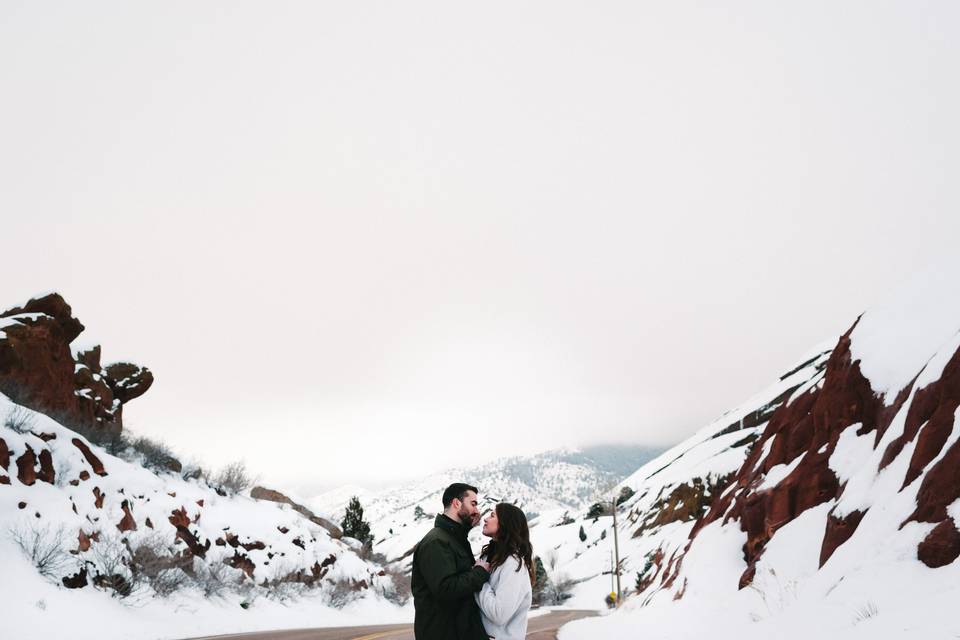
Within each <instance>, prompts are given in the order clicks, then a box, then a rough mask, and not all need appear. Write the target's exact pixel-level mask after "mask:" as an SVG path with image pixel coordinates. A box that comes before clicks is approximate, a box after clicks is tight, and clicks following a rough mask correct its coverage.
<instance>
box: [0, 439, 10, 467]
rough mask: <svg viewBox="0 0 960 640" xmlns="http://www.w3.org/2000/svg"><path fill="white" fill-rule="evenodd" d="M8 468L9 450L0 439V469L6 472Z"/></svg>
mask: <svg viewBox="0 0 960 640" xmlns="http://www.w3.org/2000/svg"><path fill="white" fill-rule="evenodd" d="M8 466H10V449H8V448H7V443H6V441H5V440H4V439H3V438H0V469H3V470H4V471H6V470H7V467H8Z"/></svg>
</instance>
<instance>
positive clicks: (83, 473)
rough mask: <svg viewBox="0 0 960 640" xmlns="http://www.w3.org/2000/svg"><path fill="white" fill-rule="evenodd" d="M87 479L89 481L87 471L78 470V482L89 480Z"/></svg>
mask: <svg viewBox="0 0 960 640" xmlns="http://www.w3.org/2000/svg"><path fill="white" fill-rule="evenodd" d="M89 479H90V472H89V471H87V470H86V469H81V470H80V480H81V481H84V480H89Z"/></svg>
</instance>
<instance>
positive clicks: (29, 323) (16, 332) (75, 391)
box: [0, 293, 153, 433]
mask: <svg viewBox="0 0 960 640" xmlns="http://www.w3.org/2000/svg"><path fill="white" fill-rule="evenodd" d="M83 329H84V327H83V325H82V324H81V323H80V321H79V320H77V319H76V318H74V317H73V311H72V309H71V308H70V305H68V304H67V303H66V302H65V301H64V299H63V298H62V297H61V296H60V295H59V294H56V293H51V294H49V295H46V296H43V297H41V298H34V299H32V300H30V301H29V302H27V304H25V305H23V306H22V307H16V308H14V309H10V310H8V311H5V312H3V313H0V392H3V393H4V394H6V395H7V396H8V397H10V399H12V400H13V401H14V402H16V403H17V404H20V405H23V406H26V407H29V408H31V409H34V410H35V411H39V412H41V413H44V414H46V415H48V416H50V417H52V418H54V419H55V420H57V421H58V422H60V423H61V424H64V425H66V426H68V427H71V428H73V429H77V430H100V431H102V432H104V433H119V432H120V431H121V430H122V429H123V418H122V416H123V405H124V404H125V403H126V402H128V401H130V400H132V399H134V398H137V397H139V396H140V395H143V393H145V392H146V391H147V389H149V388H150V385H151V384H152V383H153V374H152V373H151V372H150V371H149V370H148V369H145V368H142V367H139V366H137V365H135V364H130V363H116V364H111V365H107V366H106V367H103V366H101V364H100V355H101V353H100V352H101V350H100V347H99V346H96V347H93V348H91V349H87V350H85V351H81V352H79V353H77V354H76V357H75V356H74V353H73V352H72V350H71V348H70V343H71V342H73V340H74V339H76V338H77V336H79V335H80V333H81V332H82V331H83Z"/></svg>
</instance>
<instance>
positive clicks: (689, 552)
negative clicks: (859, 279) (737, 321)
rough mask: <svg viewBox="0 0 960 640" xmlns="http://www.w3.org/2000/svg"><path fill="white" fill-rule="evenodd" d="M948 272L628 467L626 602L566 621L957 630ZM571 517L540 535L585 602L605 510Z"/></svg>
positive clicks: (954, 379) (600, 580) (579, 631)
mask: <svg viewBox="0 0 960 640" xmlns="http://www.w3.org/2000/svg"><path fill="white" fill-rule="evenodd" d="M958 281H960V268H946V269H945V268H941V269H939V270H928V271H925V272H924V273H922V274H919V275H918V276H917V277H916V278H915V279H914V280H913V281H912V282H911V283H910V284H908V285H907V286H906V287H904V288H903V289H902V290H900V291H899V292H898V293H897V294H896V295H894V296H892V297H891V299H890V300H889V301H887V302H886V303H885V304H883V305H879V306H877V307H875V308H873V309H870V310H868V311H867V312H866V313H864V314H863V315H862V316H861V317H859V318H857V319H856V320H855V322H854V323H853V324H852V326H851V327H850V329H849V330H848V331H847V332H846V333H844V334H843V335H842V336H840V337H839V339H838V340H835V341H834V342H833V343H832V344H829V345H828V346H827V347H826V348H825V349H819V348H818V349H815V350H814V351H813V352H812V353H811V354H810V355H809V357H807V358H804V359H803V360H802V361H801V362H799V363H798V364H797V366H796V367H794V368H792V369H791V370H790V371H788V372H786V373H785V374H784V375H783V376H782V377H781V378H780V379H779V380H777V381H776V382H775V383H774V384H772V385H771V386H770V387H769V388H768V389H767V390H765V391H764V392H762V393H760V394H758V395H757V396H756V397H754V398H753V399H751V400H749V401H748V402H746V403H744V404H743V405H741V406H740V407H739V408H737V409H735V410H733V411H731V412H729V413H727V414H726V415H724V416H722V417H721V418H720V419H718V420H717V421H715V422H714V423H712V424H710V425H707V426H706V427H704V428H703V429H702V430H700V431H699V432H698V433H697V434H696V435H694V436H692V437H691V438H689V439H688V440H686V441H685V442H683V443H681V444H679V445H677V446H676V447H673V448H672V449H670V450H669V451H666V452H665V453H663V454H662V455H661V456H659V457H658V458H657V459H655V460H652V461H650V462H649V463H647V464H646V465H644V466H643V467H641V468H640V469H639V470H637V471H636V473H634V474H633V475H631V476H630V477H629V478H627V479H625V480H624V484H625V485H630V486H631V487H632V488H633V489H635V490H636V493H635V495H634V496H633V497H632V498H631V499H630V500H628V501H626V502H625V504H624V505H623V506H622V507H621V511H620V517H621V524H620V528H619V532H618V533H619V538H620V546H621V557H622V558H623V560H622V569H623V582H622V588H623V589H624V591H625V592H626V593H625V595H626V596H627V598H626V601H625V604H623V606H622V607H621V609H620V610H619V611H617V612H616V613H614V614H613V615H610V616H606V617H603V618H600V619H594V620H585V621H579V622H576V623H573V624H571V625H569V626H568V627H565V628H564V630H563V631H562V632H561V635H560V637H561V638H562V639H563V640H579V639H587V638H590V639H592V638H599V637H604V638H606V637H610V638H613V637H631V636H633V635H636V634H638V633H641V632H642V633H643V634H644V635H650V636H651V637H657V638H667V639H669V638H678V639H679V638H690V637H698V636H703V635H708V636H710V637H722V638H733V637H736V638H767V637H773V636H776V637H788V638H809V637H827V638H914V637H916V638H920V637H925V638H956V637H960V618H958V617H957V615H956V613H955V611H954V609H953V606H954V604H955V602H956V601H957V598H958V596H960V563H958V562H957V558H958V557H960V529H958V522H960V442H958V441H960V426H958V425H957V423H956V416H957V413H958V407H960V297H957V296H956V283H957V282H958ZM578 520H581V521H580V522H577V523H571V524H568V525H565V526H563V527H553V528H547V529H542V530H541V531H539V532H538V533H535V534H534V535H535V536H537V537H538V540H539V544H540V549H541V550H542V549H543V548H544V546H547V547H551V548H552V549H553V550H554V552H555V553H557V554H559V556H560V560H559V562H558V563H557V566H558V567H562V570H563V571H565V572H566V573H567V574H568V575H569V576H570V577H571V578H573V580H574V582H575V583H576V584H575V585H574V586H573V587H572V589H573V594H574V596H573V599H572V600H571V601H570V602H572V603H576V604H578V605H581V606H587V605H590V604H593V606H595V603H596V601H597V599H598V598H599V597H602V594H603V593H605V592H606V591H609V589H610V576H609V574H608V575H599V574H597V571H596V568H597V567H598V566H601V565H602V564H603V563H604V562H607V563H609V553H610V547H611V545H610V544H609V537H610V536H606V538H607V541H606V542H604V541H603V540H601V539H600V535H604V533H603V532H604V531H605V530H609V527H610V518H609V517H605V516H603V517H600V518H598V519H597V520H596V521H588V523H587V525H585V528H586V532H587V538H586V540H584V541H582V542H581V541H580V540H579V539H577V538H575V537H574V534H573V531H574V528H576V527H579V526H580V524H581V522H582V515H581V518H578ZM565 528H566V529H568V531H566V532H565V531H563V529H565Z"/></svg>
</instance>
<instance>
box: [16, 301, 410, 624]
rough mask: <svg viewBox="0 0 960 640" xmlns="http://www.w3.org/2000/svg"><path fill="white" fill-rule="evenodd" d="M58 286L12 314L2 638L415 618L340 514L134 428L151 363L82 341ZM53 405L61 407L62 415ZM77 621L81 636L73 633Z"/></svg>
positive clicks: (78, 328) (78, 324)
mask: <svg viewBox="0 0 960 640" xmlns="http://www.w3.org/2000/svg"><path fill="white" fill-rule="evenodd" d="M82 330H83V326H82V325H81V324H80V323H79V321H77V320H76V319H75V318H73V316H72V312H71V310H70V307H69V306H68V305H66V303H65V302H64V301H63V299H62V298H60V296H58V295H56V294H51V295H48V296H44V297H42V298H38V299H34V300H31V301H30V302H29V303H28V304H27V305H25V306H24V307H22V308H17V309H13V310H11V311H8V312H6V313H4V314H2V316H0V392H2V393H0V420H2V426H0V523H2V525H3V528H2V530H0V564H2V566H3V568H4V569H3V573H4V577H3V580H2V581H0V613H2V616H0V617H2V618H3V621H4V622H3V632H2V635H3V637H20V638H33V637H48V638H54V637H70V638H73V639H74V640H81V639H83V638H97V639H98V640H103V639H108V638H118V639H119V638H124V639H129V638H133V639H135V638H143V639H148V638H149V639H155V638H178V637H187V636H198V635H206V634H208V633H214V632H228V631H249V630H252V629H258V628H259V629H264V628H282V627H291V626H301V627H303V626H322V625H333V624H349V623H359V622H369V621H371V620H403V619H407V618H409V617H410V614H409V611H408V610H405V609H401V608H400V607H397V606H395V605H394V604H391V603H390V602H388V600H387V599H388V598H392V599H393V600H396V601H400V600H402V599H403V594H402V593H400V591H399V590H398V586H397V584H395V583H394V578H393V576H391V575H387V574H386V572H385V571H384V570H383V567H382V566H380V565H377V564H375V563H373V562H371V561H370V560H369V559H364V558H363V557H361V556H363V555H365V554H363V552H362V550H361V547H360V544H359V543H358V542H357V541H355V540H351V539H349V538H344V537H343V536H342V533H341V532H340V530H339V527H337V526H336V525H335V524H334V523H331V522H329V521H327V520H326V519H324V518H322V517H320V516H318V515H316V514H313V513H312V512H311V511H310V510H309V509H307V508H306V507H304V506H302V505H299V504H297V503H296V502H294V501H293V500H291V499H289V498H287V497H286V496H284V495H283V494H281V493H279V492H277V491H275V490H271V489H266V488H263V487H250V486H248V483H247V482H246V481H245V479H244V478H243V477H242V476H243V471H242V469H241V470H237V469H234V470H233V471H234V473H233V474H232V475H231V474H230V473H227V474H226V475H220V476H216V477H214V476H211V475H209V474H205V473H204V472H203V471H202V470H200V469H191V468H185V467H184V466H183V465H181V463H180V462H179V461H178V460H176V459H175V458H174V457H172V456H171V455H170V454H169V452H167V451H165V450H164V449H163V447H162V446H161V445H158V444H156V443H153V445H151V444H150V443H149V442H145V441H144V440H142V439H141V440H133V439H130V438H128V437H127V436H126V432H125V431H124V429H123V425H122V408H123V405H124V404H125V403H126V402H128V401H130V400H132V399H133V398H135V397H136V396H137V395H140V394H142V393H143V392H144V391H146V389H147V388H148V387H149V383H150V382H152V374H150V372H149V371H148V370H146V369H144V368H141V367H138V366H136V365H132V364H129V363H118V364H115V365H107V366H101V364H100V348H99V347H96V348H93V349H89V350H84V351H80V352H77V351H74V350H72V349H71V346H70V345H71V343H72V342H73V341H74V339H76V338H77V336H78V335H79V333H80V332H81V331H82ZM51 416H55V417H56V419H54V418H53V417H51ZM68 627H69V632H68V631H67V628H68Z"/></svg>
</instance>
